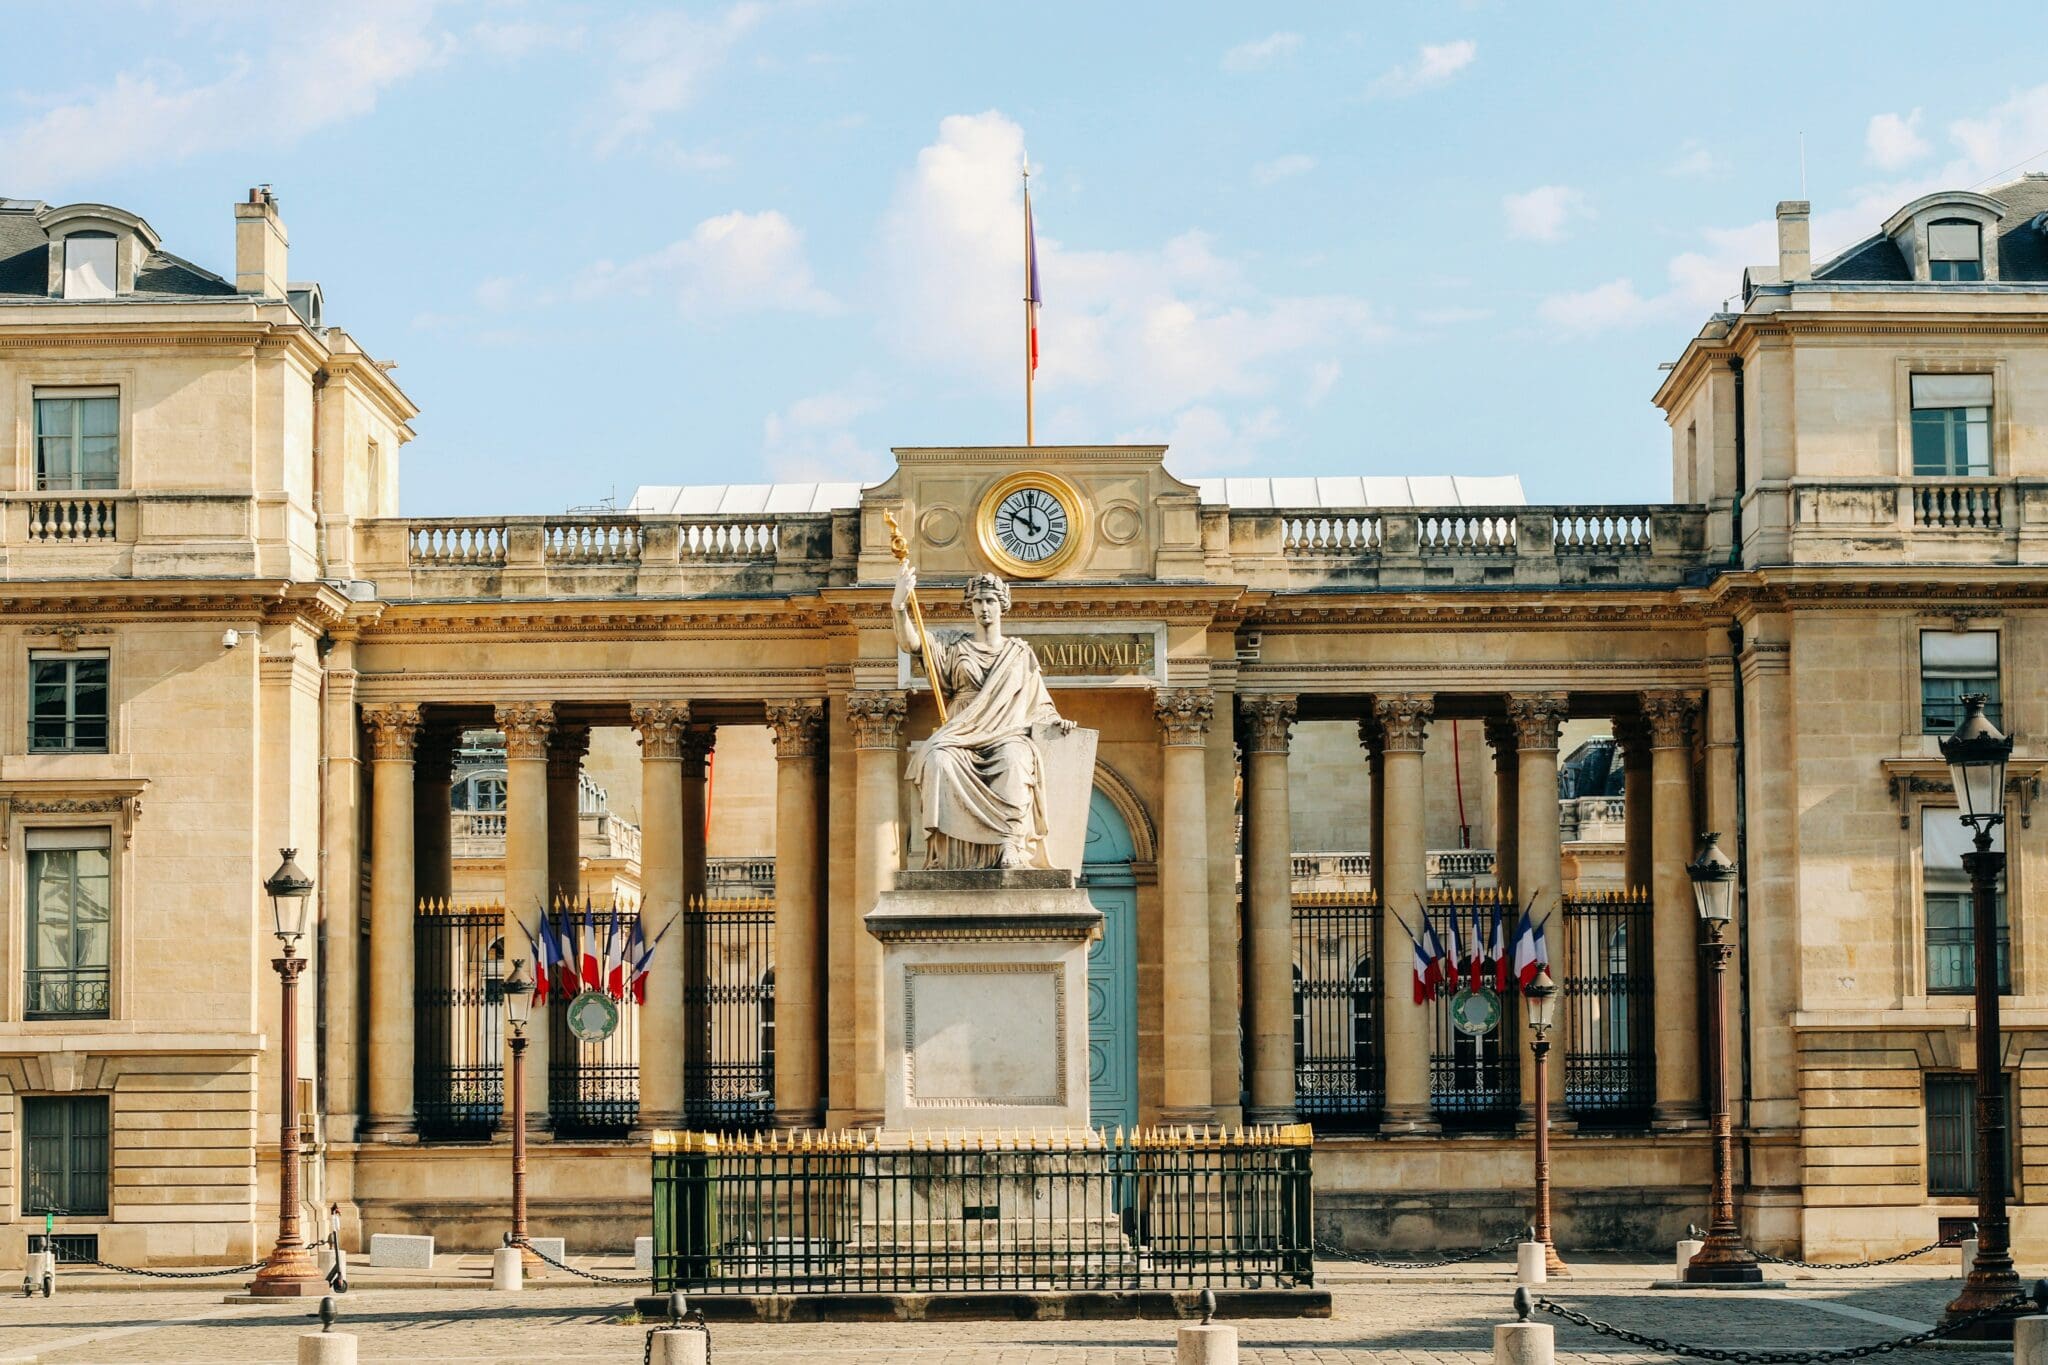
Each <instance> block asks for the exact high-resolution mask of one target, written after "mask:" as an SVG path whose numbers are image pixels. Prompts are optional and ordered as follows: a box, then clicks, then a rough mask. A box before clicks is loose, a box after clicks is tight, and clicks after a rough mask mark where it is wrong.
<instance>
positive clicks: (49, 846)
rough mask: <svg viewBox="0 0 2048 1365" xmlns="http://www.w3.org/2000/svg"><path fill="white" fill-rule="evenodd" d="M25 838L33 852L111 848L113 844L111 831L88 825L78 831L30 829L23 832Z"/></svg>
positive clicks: (103, 827)
mask: <svg viewBox="0 0 2048 1365" xmlns="http://www.w3.org/2000/svg"><path fill="white" fill-rule="evenodd" d="M25 837H26V839H27V841H28V846H29V848H30V849H31V850H32V851H35V852H43V851H46V850H54V849H82V848H111V847H112V846H113V843H114V840H113V831H112V830H110V829H108V828H107V827H106V826H104V825H96V826H95V825H88V826H85V827H84V828H80V829H32V830H28V831H25Z"/></svg>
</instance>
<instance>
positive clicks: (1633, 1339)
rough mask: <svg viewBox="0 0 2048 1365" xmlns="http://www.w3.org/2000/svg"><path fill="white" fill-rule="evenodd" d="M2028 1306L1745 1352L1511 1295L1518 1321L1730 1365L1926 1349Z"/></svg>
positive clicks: (1781, 1364) (1810, 1363) (2023, 1302)
mask: <svg viewBox="0 0 2048 1365" xmlns="http://www.w3.org/2000/svg"><path fill="white" fill-rule="evenodd" d="M2033 1302H2034V1301H2033V1300H2032V1299H2030V1298H2028V1297H2027V1296H2026V1295H2025V1294H2015V1295H2013V1296H2012V1297H2011V1298H2009V1299H2007V1300H2005V1301H2004V1302H2003V1303H1995V1304H1992V1305H1991V1306H1990V1307H1989V1308H1980V1309H1978V1310H1977V1311H1976V1312H1974V1313H1970V1314H1966V1315H1965V1316H1963V1317H1960V1318H1957V1319H1956V1320H1955V1321H1954V1322H1945V1323H1942V1324H1941V1325H1940V1326H1938V1327H1931V1328H1929V1329H1928V1330H1927V1331H1925V1332H1915V1333H1914V1334H1913V1335H1911V1336H1909V1337H1899V1338H1897V1339H1895V1340H1892V1341H1874V1342H1871V1343H1870V1344H1868V1345H1866V1346H1845V1347H1843V1348H1841V1349H1840V1350H1812V1351H1744V1350H1727V1349H1724V1348H1722V1347H1718V1346H1688V1345H1686V1344H1685V1343H1683V1342H1678V1341H1670V1340H1667V1339H1665V1338H1664V1337H1652V1336H1645V1335H1644V1334H1643V1333H1641V1332H1631V1331H1629V1330H1628V1329H1627V1328H1626V1327H1616V1326H1614V1325H1613V1324H1612V1323H1606V1322H1601V1321H1600V1320H1599V1319H1597V1318H1590V1317H1588V1316H1586V1315H1585V1314H1584V1313H1580V1312H1575V1311H1574V1310H1572V1309H1570V1308H1566V1307H1565V1306H1564V1305H1563V1304H1561V1303H1552V1302H1551V1301H1550V1300H1549V1299H1543V1298H1535V1297H1534V1296H1531V1295H1529V1293H1528V1291H1527V1290H1525V1289H1523V1290H1517V1291H1515V1311H1516V1314H1517V1315H1518V1316H1520V1317H1521V1318H1522V1319H1523V1321H1527V1320H1528V1313H1529V1310H1530V1309H1537V1310H1540V1311H1542V1312H1545V1313H1548V1314H1550V1315H1551V1316H1552V1317H1556V1318H1563V1319H1564V1320H1565V1321H1566V1322H1569V1323H1574V1324H1576V1325H1578V1326H1580V1327H1589V1328H1591V1329H1592V1330H1593V1331H1595V1332H1598V1333H1599V1334H1600V1335H1601V1336H1603V1337H1613V1338H1614V1339H1615V1340H1617V1341H1625V1342H1627V1343H1629V1344H1630V1345H1631V1346H1640V1347H1643V1348H1644V1349H1645V1350H1650V1351H1656V1352H1658V1353H1659V1354H1660V1355H1671V1356H1689V1357H1691V1358H1692V1359H1694V1360H1719V1361H1728V1362H1730V1365H1818V1362H1822V1361H1832V1360H1861V1359H1863V1358H1864V1357H1865V1356H1876V1355H1886V1354H1888V1353H1890V1352H1892V1351H1903V1350H1906V1349H1908V1348H1910V1347H1914V1346H1925V1345H1926V1344H1927V1343H1928V1342H1930V1341H1939V1340H1941V1339H1942V1338H1943V1337H1949V1336H1954V1335H1955V1334H1956V1333H1957V1332H1960V1331H1962V1330H1963V1329H1964V1328H1965V1327H1968V1326H1970V1325H1972V1324H1973V1323H1977V1322H1980V1321H1982V1320H1983V1319H1985V1318H1988V1317H1993V1316H1996V1315H1998V1314H2002V1313H2010V1312H2011V1311H2012V1310H2013V1309H2015V1308H2024V1307H2030V1306H2032V1304H2033ZM1525 1305H1526V1307H1525Z"/></svg>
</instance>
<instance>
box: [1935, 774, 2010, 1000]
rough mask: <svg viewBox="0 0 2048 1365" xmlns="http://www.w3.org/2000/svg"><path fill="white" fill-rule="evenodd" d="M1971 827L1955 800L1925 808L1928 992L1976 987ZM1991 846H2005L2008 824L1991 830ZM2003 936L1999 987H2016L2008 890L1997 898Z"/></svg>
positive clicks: (1959, 991)
mask: <svg viewBox="0 0 2048 1365" xmlns="http://www.w3.org/2000/svg"><path fill="white" fill-rule="evenodd" d="M1971 839H1972V836H1971V834H1970V830H1969V827H1968V826H1967V825H1965V824H1964V823H1963V822H1962V821H1961V820H1960V819H1959V818H1958V817H1957V815H1956V809H1955V807H1953V806H1947V807H1934V806H1928V807H1924V808H1922V810H1921V812H1920V853H1921V869H1922V876H1923V878H1924V881H1925V885H1924V888H1923V894H1924V898H1925V900H1924V904H1925V906H1926V910H1927V993H1928V994H1929V995H1969V994H1971V993H1972V992H1974V991H1975V990H1976V989H1977V956H1976V954H1977V950H1976V937H1975V933H1976V930H1975V925H1976V921H1975V919H1974V917H1973V915H1972V913H1971V900H1970V879H1969V877H1968V876H1967V875H1966V874H1965V873H1964V872H1963V854H1965V853H1967V852H1969V851H1970V850H1971V848H1972V847H1973V846H1974V845H1973V844H1972V842H1971ZM1991 847H1992V848H1993V849H1994V850H1996V851H1999V852H2003V851H2004V849H2005V827H2004V826H2002V825H1995V826H1993V827H1992V830H1991ZM1995 904H1996V908H1997V911H1998V915H1997V919H1996V920H1995V921H1994V925H1995V933H1996V935H1997V939H1998V991H1999V994H2001V995H2010V994H2011V993H2012V966H2011V963H2010V961H2009V959H2010V957H2011V951H2010V942H2009V940H2010V937H2011V934H2010V931H2009V930H2008V929H2007V927H2006V915H2005V892H2004V890H2003V889H2002V888H2001V889H2000V891H1999V893H1998V897H1997V900H1996V902H1995Z"/></svg>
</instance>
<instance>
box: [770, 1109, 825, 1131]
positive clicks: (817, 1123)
mask: <svg viewBox="0 0 2048 1365" xmlns="http://www.w3.org/2000/svg"><path fill="white" fill-rule="evenodd" d="M775 1126H776V1127H777V1128H781V1129H784V1130H786V1131H788V1132H804V1131H806V1130H815V1129H818V1128H822V1127H823V1126H824V1111H823V1110H820V1109H778V1110H776V1111H775Z"/></svg>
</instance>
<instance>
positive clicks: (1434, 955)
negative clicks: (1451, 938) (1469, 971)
mask: <svg viewBox="0 0 2048 1365" xmlns="http://www.w3.org/2000/svg"><path fill="white" fill-rule="evenodd" d="M1422 951H1423V956H1425V957H1427V958H1428V959H1429V998H1430V999H1431V1000H1434V999H1436V997H1437V992H1438V991H1439V990H1440V989H1441V988H1442V986H1443V984H1444V957H1445V953H1444V941H1443V940H1442V939H1440V938H1438V937H1437V936H1436V926H1435V925H1434V924H1431V923H1430V922H1429V917H1428V916H1427V915H1425V916H1423V918H1422ZM1452 970H1453V971H1455V970H1456V969H1455V968H1453V969H1452Z"/></svg>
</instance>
